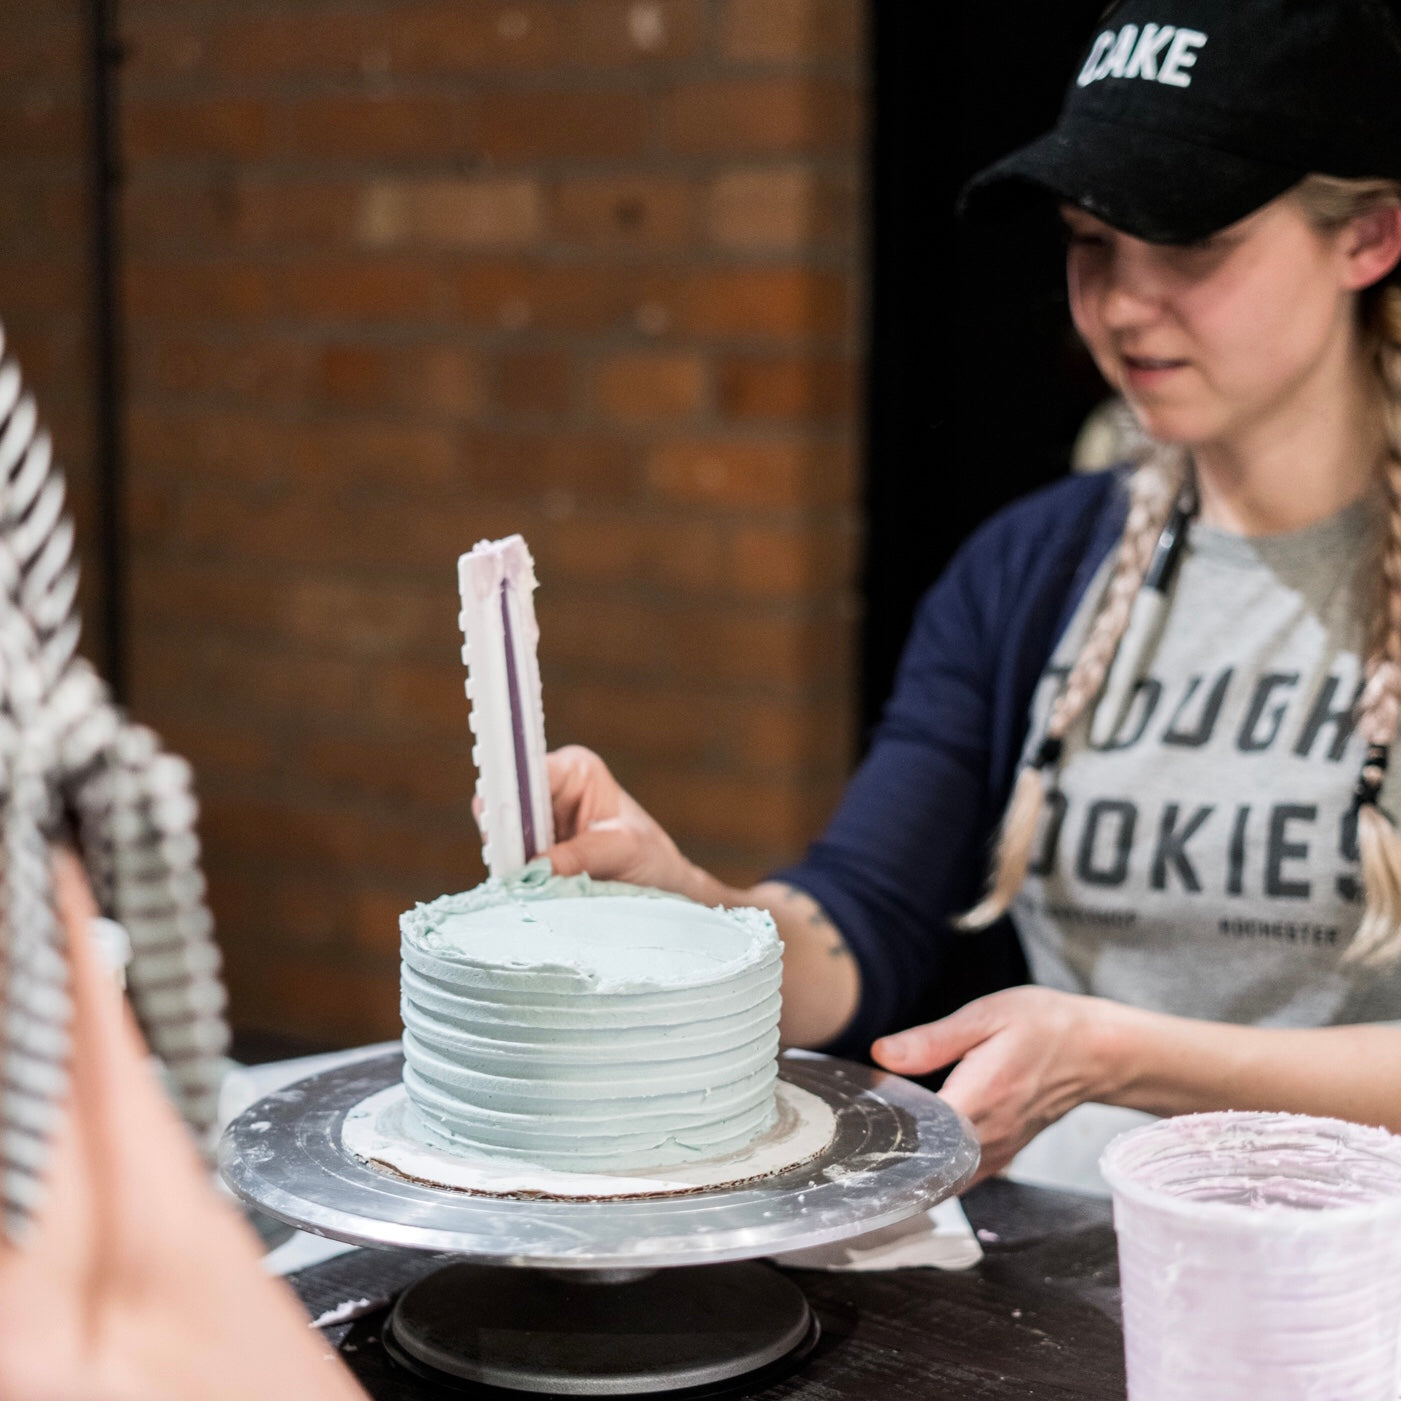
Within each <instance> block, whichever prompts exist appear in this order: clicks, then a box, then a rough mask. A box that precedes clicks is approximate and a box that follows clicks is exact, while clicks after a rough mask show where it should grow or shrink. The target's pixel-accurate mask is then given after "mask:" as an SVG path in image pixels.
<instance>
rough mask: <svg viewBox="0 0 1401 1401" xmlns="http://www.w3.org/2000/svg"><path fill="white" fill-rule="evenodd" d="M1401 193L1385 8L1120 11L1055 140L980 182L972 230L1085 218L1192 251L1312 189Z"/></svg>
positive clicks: (1073, 87)
mask: <svg viewBox="0 0 1401 1401" xmlns="http://www.w3.org/2000/svg"><path fill="white" fill-rule="evenodd" d="M1309 174H1324V175H1335V176H1342V177H1358V178H1389V179H1401V25H1398V23H1397V18H1396V14H1395V12H1394V10H1393V9H1392V8H1390V7H1389V6H1388V3H1387V0H1124V3H1123V4H1119V5H1115V6H1113V7H1111V9H1110V10H1109V11H1108V12H1107V13H1106V15H1105V17H1104V20H1103V22H1102V23H1101V25H1100V27H1099V29H1098V30H1097V31H1096V33H1095V36H1094V38H1093V39H1092V40H1091V43H1090V46H1089V48H1088V50H1087V51H1086V52H1085V56H1084V59H1083V61H1082V63H1081V66H1080V68H1079V69H1078V70H1077V73H1076V75H1075V76H1074V77H1073V78H1072V79H1071V83H1070V88H1069V91H1068V92H1067V94H1066V99H1065V104H1064V106H1063V107H1062V109H1061V115H1060V120H1059V121H1058V122H1057V123H1056V126H1055V128H1054V129H1053V130H1051V131H1049V132H1047V133H1046V135H1044V136H1042V137H1041V138H1040V139H1039V140H1036V141H1033V142H1032V143H1031V144H1030V145H1029V146H1024V147H1022V148H1021V150H1019V151H1015V152H1013V153H1012V154H1011V155H1010V156H1007V157H1005V158H1004V159H1002V160H1000V161H998V162H997V163H996V164H995V165H993V166H990V167H989V168H988V169H987V170H984V171H983V172H982V173H981V174H979V175H977V176H975V177H974V178H973V180H972V181H971V182H970V183H969V184H968V185H967V187H966V188H965V189H964V191H963V195H962V197H961V201H960V205H961V208H962V209H963V211H964V212H965V213H966V214H968V215H969V216H971V217H973V218H978V217H985V216H996V215H998V214H999V213H1002V214H1006V213H1008V212H1011V211H1013V210H1016V209H1019V208H1020V209H1022V210H1024V209H1025V207H1026V205H1027V203H1028V201H1029V199H1031V198H1037V199H1039V200H1041V201H1043V202H1044V201H1045V198H1046V196H1048V195H1050V196H1053V197H1054V198H1055V199H1056V200H1058V201H1067V202H1069V203H1071V204H1076V205H1079V206H1080V207H1081V208H1083V209H1086V210H1088V211H1089V212H1090V213H1092V214H1094V215H1096V216H1097V217H1098V218H1101V219H1103V220H1104V221H1105V223H1107V224H1110V225H1112V226H1113V227H1114V228H1117V229H1121V230H1123V231H1124V232H1126V233H1129V234H1132V235H1134V236H1135V237H1137V238H1142V239H1146V240H1148V241H1149V242H1153V243H1191V242H1193V241H1195V240H1197V239H1200V238H1205V237H1206V236H1207V235H1209V234H1212V233H1215V232H1216V231H1217V230H1219V229H1223V228H1226V227H1227V226H1228V225H1230V224H1234V223H1236V222H1237V221H1238V220H1240V219H1243V218H1245V216H1246V215H1247V214H1251V213H1253V212H1254V211H1255V210H1257V209H1259V208H1260V207H1261V206H1262V205H1265V204H1268V203H1269V202H1270V201H1271V200H1272V199H1275V198H1276V197H1277V196H1279V195H1282V194H1283V193H1284V192H1285V191H1286V190H1288V189H1291V188H1292V187H1293V186H1294V185H1297V184H1298V183H1299V181H1300V180H1302V179H1303V178H1304V177H1305V176H1306V175H1309Z"/></svg>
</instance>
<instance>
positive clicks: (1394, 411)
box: [1344, 285, 1401, 965]
mask: <svg viewBox="0 0 1401 1401" xmlns="http://www.w3.org/2000/svg"><path fill="white" fill-rule="evenodd" d="M1377 326H1378V330H1379V335H1378V346H1377V370H1378V374H1379V377H1380V380H1381V385H1382V391H1383V394H1384V396H1385V398H1384V404H1383V422H1384V424H1385V426H1386V438H1387V459H1386V462H1385V464H1384V466H1383V468H1382V473H1381V485H1382V490H1383V493H1384V495H1385V497H1386V505H1387V522H1386V533H1385V537H1384V539H1383V542H1382V569H1381V573H1382V598H1381V600H1380V606H1379V607H1378V608H1377V610H1376V620H1375V624H1374V627H1373V634H1374V636H1373V640H1372V644H1371V647H1370V648H1369V652H1368V658H1367V668H1366V678H1367V681H1366V685H1365V686H1364V688H1363V691H1362V696H1361V698H1360V699H1359V701H1358V704H1357V728H1358V731H1359V733H1360V734H1361V735H1362V737H1363V738H1364V739H1365V740H1366V741H1367V746H1368V747H1367V758H1366V760H1365V762H1364V764H1363V768H1362V776H1361V778H1360V779H1359V781H1358V785H1357V794H1356V801H1355V802H1354V805H1353V806H1354V812H1355V813H1356V817H1357V845H1358V849H1359V854H1360V856H1361V858H1362V883H1363V889H1364V890H1365V892H1366V899H1367V903H1366V906H1365V908H1364V910H1363V914H1362V921H1361V923H1360V924H1359V925H1358V928H1357V933H1356V934H1355V935H1354V936H1353V940H1352V943H1351V944H1350V945H1349V946H1348V949H1347V952H1346V954H1345V955H1344V961H1345V962H1348V963H1362V964H1372V965H1376V964H1380V963H1384V962H1388V961H1390V960H1391V959H1393V958H1395V957H1396V955H1397V954H1398V953H1401V833H1398V832H1397V830H1396V825H1395V823H1394V822H1393V821H1392V820H1391V818H1389V817H1388V816H1387V815H1386V813H1384V812H1383V811H1382V810H1381V808H1380V806H1378V801H1377V800H1378V798H1379V796H1380V794H1381V788H1382V783H1383V781H1384V780H1385V777H1386V767H1387V758H1388V753H1389V751H1390V748H1391V745H1392V743H1393V742H1394V740H1395V739H1396V731H1397V725H1398V722H1401V286H1396V285H1392V286H1388V287H1386V288H1384V289H1383V290H1382V292H1381V293H1380V304H1379V307H1378V315H1377Z"/></svg>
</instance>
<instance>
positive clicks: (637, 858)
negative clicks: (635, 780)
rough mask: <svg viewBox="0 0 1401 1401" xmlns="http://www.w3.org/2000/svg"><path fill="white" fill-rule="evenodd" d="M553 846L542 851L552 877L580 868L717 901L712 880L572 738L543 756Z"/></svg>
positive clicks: (601, 876) (605, 877) (600, 877)
mask: <svg viewBox="0 0 1401 1401" xmlns="http://www.w3.org/2000/svg"><path fill="white" fill-rule="evenodd" d="M546 764H547V766H548V771H549V777H550V798H551V801H552V803H553V805H554V817H555V844H554V846H552V847H551V848H550V849H549V851H547V852H546V853H545V855H546V856H548V857H549V858H550V863H551V865H552V866H553V867H554V870H555V874H556V875H558V876H577V875H579V874H581V873H583V874H585V875H590V876H593V877H594V878H595V879H597V880H620V881H628V882H630V883H631V884H633V885H650V886H654V887H655V888H656V889H658V890H670V891H674V892H675V893H676V894H678V895H689V896H690V897H691V898H692V899H693V900H701V901H704V902H706V903H710V904H717V903H720V898H719V897H720V894H721V892H720V891H719V890H718V889H712V887H715V885H716V882H715V881H714V880H713V878H712V877H710V876H707V875H706V874H705V872H703V871H702V870H700V868H699V867H697V866H695V865H693V864H692V863H691V862H689V861H687V860H686V858H685V857H684V856H682V854H681V853H680V851H678V850H677V847H676V843H675V842H674V841H672V839H671V838H670V837H669V836H668V835H667V834H666V832H665V831H663V830H662V827H661V825H660V824H659V823H658V822H657V821H656V819H655V818H653V817H652V816H651V815H650V814H649V813H648V812H647V811H646V810H645V809H644V808H643V807H642V805H641V804H640V803H638V802H637V800H636V799H635V798H633V797H632V796H631V794H629V793H628V792H626V791H625V790H624V789H623V788H622V787H621V786H620V784H619V783H618V780H617V779H616V778H614V777H613V775H612V773H610V772H609V769H608V765H607V764H605V763H604V762H603V760H602V759H600V758H599V757H598V755H597V754H595V753H594V752H593V750H591V749H585V748H583V746H581V745H577V744H571V745H567V746H566V747H565V748H563V749H557V750H555V751H554V753H552V754H550V755H549V756H548V757H547V759H546Z"/></svg>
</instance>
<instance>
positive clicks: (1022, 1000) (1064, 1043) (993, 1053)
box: [871, 987, 1105, 1181]
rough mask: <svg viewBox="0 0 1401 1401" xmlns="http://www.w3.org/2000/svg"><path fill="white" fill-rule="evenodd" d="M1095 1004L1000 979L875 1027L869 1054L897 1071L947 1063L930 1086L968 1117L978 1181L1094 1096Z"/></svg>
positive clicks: (1098, 1004) (1097, 1060) (923, 1070)
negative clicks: (930, 1017) (884, 1031)
mask: <svg viewBox="0 0 1401 1401" xmlns="http://www.w3.org/2000/svg"><path fill="white" fill-rule="evenodd" d="M1104 1005H1105V1004H1104V1003H1103V1002H1102V1001H1101V1000H1100V999H1098V998H1093V997H1079V996H1076V995H1074V994H1072V993H1067V992H1056V991H1054V990H1053V989H1051V988H1038V987H1020V988H1009V989H1007V990H1006V991H1005V992H996V993H993V994H992V995H991V996H990V997H980V998H978V999H977V1001H975V1002H970V1003H968V1005H967V1006H966V1007H961V1008H960V1009H959V1010H958V1011H957V1012H955V1013H954V1014H953V1015H952V1016H949V1017H945V1018H943V1019H942V1020H941V1021H937V1022H930V1023H929V1024H928V1025H926V1026H917V1027H912V1028H911V1029H910V1030H909V1031H902V1032H900V1033H898V1034H897V1035H894V1036H886V1037H883V1038H882V1039H881V1040H879V1041H877V1042H876V1043H875V1045H874V1046H872V1047H871V1054H872V1056H873V1057H874V1058H875V1060H876V1061H877V1062H878V1063H879V1064H881V1065H883V1066H885V1068H886V1069H887V1070H892V1071H894V1072H896V1074H899V1075H927V1074H929V1073H930V1072H931V1071H934V1070H939V1069H941V1068H942V1067H943V1066H946V1065H953V1066H954V1068H953V1070H952V1071H951V1072H950V1074H949V1078H948V1079H947V1080H946V1081H945V1082H944V1087H943V1089H942V1090H941V1091H940V1094H941V1095H942V1096H943V1098H944V1099H946V1100H947V1101H948V1102H949V1103H950V1104H952V1105H953V1106H954V1108H955V1109H958V1110H960V1111H961V1112H962V1113H964V1114H966V1115H967V1116H968V1118H969V1119H970V1120H971V1121H972V1124H973V1127H974V1129H975V1130H976V1132H977V1135H978V1141H979V1143H980V1144H981V1145H982V1153H983V1156H982V1162H981V1163H980V1164H979V1166H978V1175H977V1177H976V1178H975V1179H974V1180H975V1181H981V1180H982V1179H983V1178H984V1177H988V1176H991V1175H992V1174H993V1173H996V1172H1000V1171H1001V1170H1002V1169H1003V1168H1005V1167H1006V1166H1007V1164H1008V1163H1010V1162H1011V1161H1012V1159H1013V1158H1014V1157H1015V1156H1016V1155H1017V1153H1018V1152H1019V1151H1020V1150H1021V1149H1022V1148H1024V1147H1025V1146H1026V1145H1027V1144H1028V1143H1030V1142H1031V1140H1032V1139H1033V1138H1035V1137H1036V1135H1037V1134H1038V1133H1040V1132H1041V1130H1042V1129H1044V1128H1045V1127H1046V1126H1047V1125H1048V1124H1052V1123H1054V1122H1055V1121H1056V1120H1057V1119H1059V1118H1060V1117H1061V1115H1062V1114H1065V1113H1067V1112H1069V1111H1070V1110H1071V1109H1073V1108H1074V1107H1075V1106H1076V1105H1077V1104H1081V1103H1083V1102H1084V1101H1086V1100H1092V1099H1097V1098H1098V1097H1099V1084H1100V1080H1101V1078H1102V1073H1101V1065H1102V1056H1101V1054H1100V1051H1099V1041H1100V1038H1099V1036H1098V1035H1097V1032H1098V1030H1099V1026H1100V1014H1101V1011H1102V1009H1103V1008H1104ZM955 1062H957V1064H954V1063H955Z"/></svg>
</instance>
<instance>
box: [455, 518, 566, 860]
mask: <svg viewBox="0 0 1401 1401" xmlns="http://www.w3.org/2000/svg"><path fill="white" fill-rule="evenodd" d="M457 583H458V588H459V590H460V591H461V594H462V612H461V614H460V616H459V621H460V622H461V624H462V636H463V639H464V645H463V648H462V660H463V661H464V662H466V663H467V699H468V700H469V701H470V702H471V704H472V715H471V723H472V734H473V736H474V738H475V743H474V744H473V746H472V761H473V763H475V764H476V766H477V796H478V798H480V799H481V819H482V829H483V833H484V835H485V838H486V845H485V856H486V865H487V870H488V871H490V873H491V874H492V875H493V876H497V877H500V876H509V875H511V874H512V873H513V872H515V871H519V870H520V868H521V867H522V866H524V865H525V864H526V863H527V862H528V861H533V860H534V859H535V857H537V856H539V855H540V854H541V852H543V851H545V850H547V849H548V848H549V847H550V846H552V845H553V844H554V839H555V838H554V818H553V816H552V814H551V811H550V782H549V778H548V776H547V775H546V773H545V710H544V706H543V704H542V701H541V698H540V663H539V659H538V658H537V656H536V647H537V645H538V644H539V641H540V629H539V627H538V625H537V624H536V621H535V602H534V593H535V562H534V561H533V560H532V559H531V557H530V551H529V550H528V549H527V548H526V544H525V541H524V540H523V539H522V538H521V537H520V536H519V535H510V536H508V537H507V538H506V539H504V540H483V541H482V542H481V543H480V544H478V545H476V546H475V547H474V548H473V549H471V550H470V551H468V553H467V554H465V555H460V556H459V557H458V561H457Z"/></svg>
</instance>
